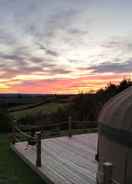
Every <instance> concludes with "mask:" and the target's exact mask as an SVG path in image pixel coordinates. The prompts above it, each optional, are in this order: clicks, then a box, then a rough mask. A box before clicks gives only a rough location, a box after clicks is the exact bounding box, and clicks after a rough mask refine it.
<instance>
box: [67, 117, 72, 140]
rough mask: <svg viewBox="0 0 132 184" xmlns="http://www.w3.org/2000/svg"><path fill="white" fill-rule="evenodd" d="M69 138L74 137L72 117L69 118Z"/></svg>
mask: <svg viewBox="0 0 132 184" xmlns="http://www.w3.org/2000/svg"><path fill="white" fill-rule="evenodd" d="M68 136H69V138H71V137H72V119H71V116H69V117H68Z"/></svg>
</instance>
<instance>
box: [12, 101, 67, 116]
mask: <svg viewBox="0 0 132 184" xmlns="http://www.w3.org/2000/svg"><path fill="white" fill-rule="evenodd" d="M66 105H67V104H63V103H48V104H43V105H40V106H37V107H34V108H31V109H30V108H29V109H26V110H22V111H16V112H13V113H12V115H13V116H15V117H16V118H17V119H19V118H21V117H24V116H26V115H30V114H36V113H52V112H56V111H57V110H58V109H59V108H64V107H65V106H66Z"/></svg>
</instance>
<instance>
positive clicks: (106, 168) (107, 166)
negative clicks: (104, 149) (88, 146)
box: [103, 162, 113, 184]
mask: <svg viewBox="0 0 132 184" xmlns="http://www.w3.org/2000/svg"><path fill="white" fill-rule="evenodd" d="M112 169H113V165H112V163H109V162H104V163H103V173H104V175H103V184H112Z"/></svg>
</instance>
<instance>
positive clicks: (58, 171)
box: [13, 134, 97, 184]
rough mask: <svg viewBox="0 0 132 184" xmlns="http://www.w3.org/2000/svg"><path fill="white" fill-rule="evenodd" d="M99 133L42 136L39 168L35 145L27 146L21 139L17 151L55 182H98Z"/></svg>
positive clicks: (49, 179) (15, 148)
mask: <svg viewBox="0 0 132 184" xmlns="http://www.w3.org/2000/svg"><path fill="white" fill-rule="evenodd" d="M96 145H97V134H81V135H75V136H73V137H72V138H68V137H59V138H51V139H45V140H42V167H41V168H36V167H35V161H36V151H35V149H36V148H35V147H33V148H29V149H28V150H25V147H26V142H21V143H17V144H16V145H15V147H13V149H14V151H16V153H17V154H18V155H19V156H20V157H21V158H22V159H24V160H25V161H26V162H27V163H28V164H29V165H30V166H31V167H32V168H34V170H35V171H36V172H37V173H39V174H40V175H41V176H42V177H43V178H44V179H47V180H46V181H48V182H50V183H54V184H95V183H96V179H95V176H96V171H97V163H96V161H95V160H94V156H95V153H96Z"/></svg>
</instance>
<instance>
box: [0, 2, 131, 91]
mask: <svg viewBox="0 0 132 184" xmlns="http://www.w3.org/2000/svg"><path fill="white" fill-rule="evenodd" d="M131 73H132V1H131V0H0V93H7V92H11V93H79V92H87V91H91V90H93V91H95V90H97V89H99V88H102V87H104V86H106V84H108V83H109V82H110V81H111V82H115V83H118V82H119V81H120V80H121V79H123V78H128V77H129V78H131Z"/></svg>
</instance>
